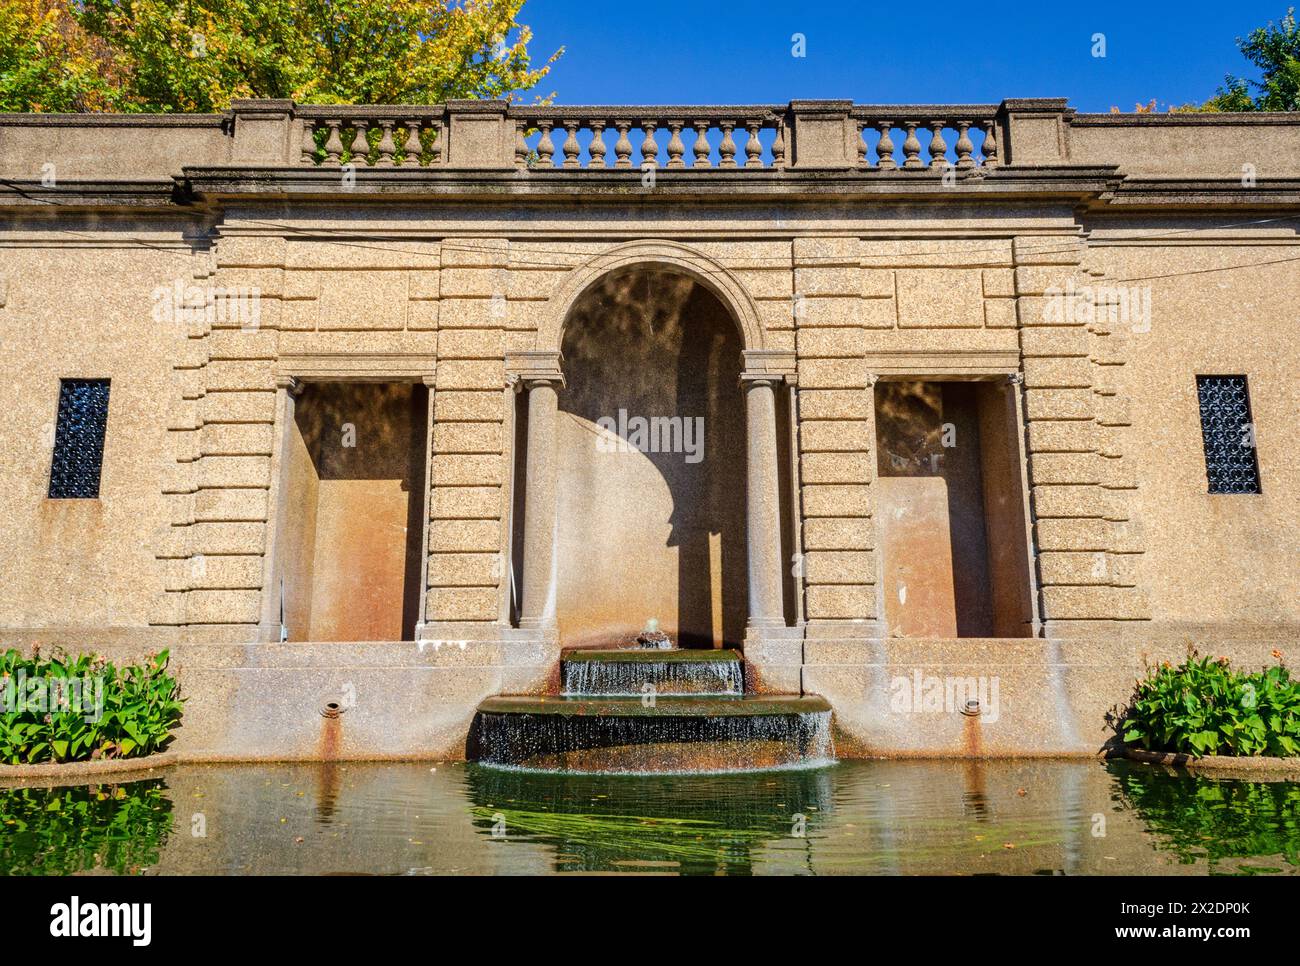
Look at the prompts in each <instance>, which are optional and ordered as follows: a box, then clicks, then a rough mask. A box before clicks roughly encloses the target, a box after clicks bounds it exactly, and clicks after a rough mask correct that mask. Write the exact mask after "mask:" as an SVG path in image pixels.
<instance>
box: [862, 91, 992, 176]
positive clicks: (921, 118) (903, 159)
mask: <svg viewBox="0 0 1300 966" xmlns="http://www.w3.org/2000/svg"><path fill="white" fill-rule="evenodd" d="M850 116H851V117H852V120H853V125H854V129H855V130H856V131H857V134H858V138H857V144H856V149H857V152H858V167H859V168H866V169H871V170H876V171H915V170H922V169H925V168H945V167H948V166H952V167H954V168H956V169H957V170H959V171H964V170H967V169H970V168H974V167H986V168H993V167H996V166H997V165H998V163H999V160H1000V159H999V157H998V141H999V137H1000V135H999V132H998V105H996V104H914V105H878V106H877V105H855V106H854V108H853V110H852V112H851V115H850Z"/></svg>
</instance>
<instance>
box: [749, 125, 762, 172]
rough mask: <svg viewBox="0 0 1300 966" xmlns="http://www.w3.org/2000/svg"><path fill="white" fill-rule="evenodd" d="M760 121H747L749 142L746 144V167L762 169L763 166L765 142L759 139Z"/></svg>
mask: <svg viewBox="0 0 1300 966" xmlns="http://www.w3.org/2000/svg"><path fill="white" fill-rule="evenodd" d="M760 125H761V122H760V121H746V122H745V126H746V127H748V128H749V140H748V141H746V142H745V167H747V168H761V167H762V166H763V142H762V141H760V140H759V139H758V131H759V127H760Z"/></svg>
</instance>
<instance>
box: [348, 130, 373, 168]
mask: <svg viewBox="0 0 1300 966" xmlns="http://www.w3.org/2000/svg"><path fill="white" fill-rule="evenodd" d="M368 123H369V122H368V121H366V120H365V118H359V119H358V120H355V121H353V122H352V126H353V128H354V129H355V130H356V134H355V135H354V136H353V138H352V163H353V164H355V165H369V164H370V142H369V141H368V140H367V139H366V125H367V124H368Z"/></svg>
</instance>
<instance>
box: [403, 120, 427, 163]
mask: <svg viewBox="0 0 1300 966" xmlns="http://www.w3.org/2000/svg"><path fill="white" fill-rule="evenodd" d="M423 155H424V145H423V144H422V143H421V142H420V119H419V118H418V117H414V118H408V119H407V122H406V140H405V141H403V142H402V164H403V165H408V164H411V165H414V166H415V167H417V168H418V167H419V166H420V161H421V160H423Z"/></svg>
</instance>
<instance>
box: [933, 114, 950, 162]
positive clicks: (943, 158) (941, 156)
mask: <svg viewBox="0 0 1300 966" xmlns="http://www.w3.org/2000/svg"><path fill="white" fill-rule="evenodd" d="M947 123H948V122H947V121H931V122H930V128H931V130H933V131H934V134H933V135H932V136H931V137H930V167H932V168H942V167H945V166H946V165H947V164H948V142H946V141H945V140H944V139H943V129H944V126H945V125H946V124H947Z"/></svg>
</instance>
